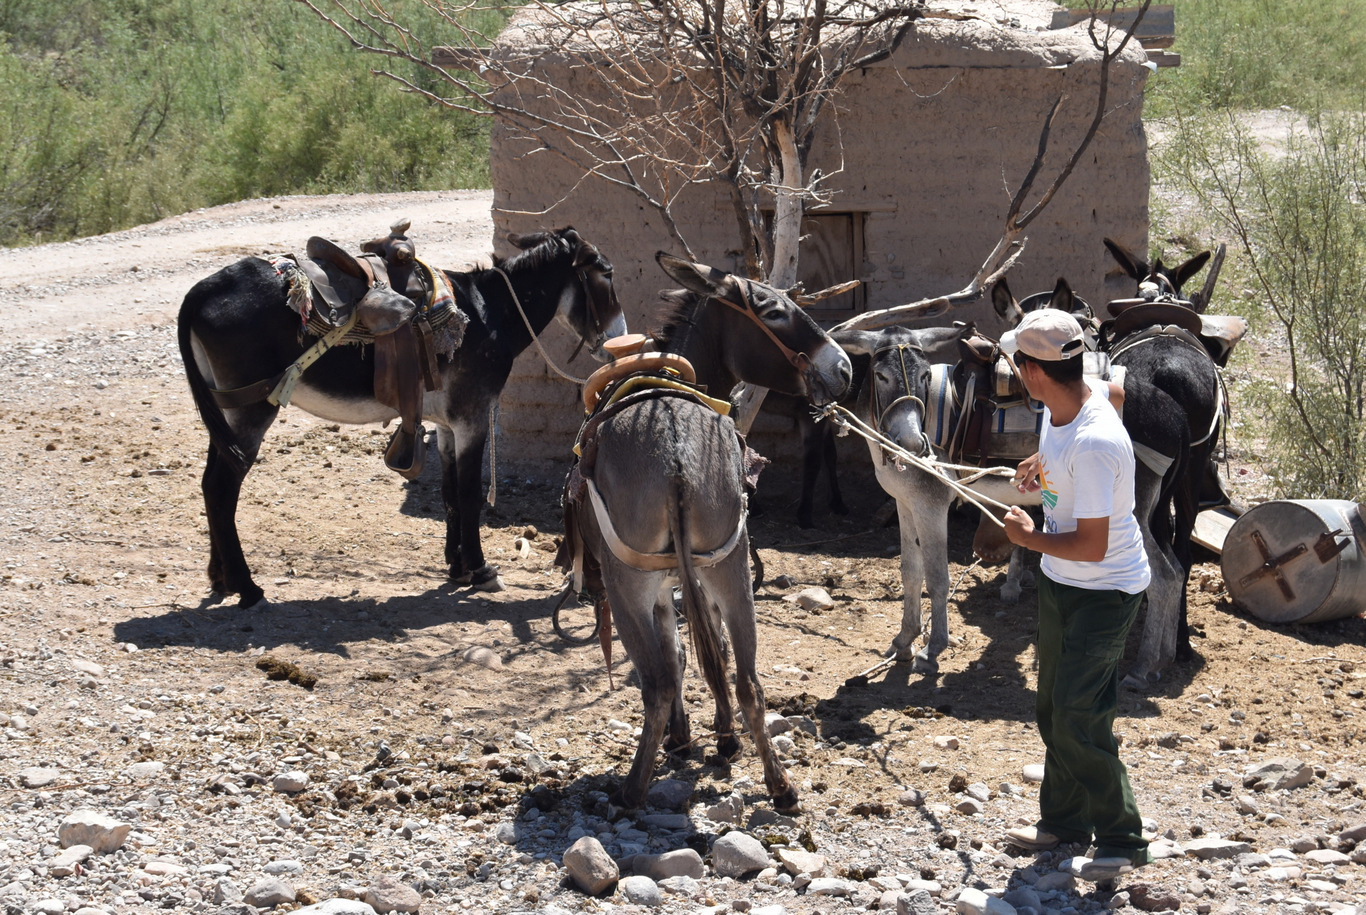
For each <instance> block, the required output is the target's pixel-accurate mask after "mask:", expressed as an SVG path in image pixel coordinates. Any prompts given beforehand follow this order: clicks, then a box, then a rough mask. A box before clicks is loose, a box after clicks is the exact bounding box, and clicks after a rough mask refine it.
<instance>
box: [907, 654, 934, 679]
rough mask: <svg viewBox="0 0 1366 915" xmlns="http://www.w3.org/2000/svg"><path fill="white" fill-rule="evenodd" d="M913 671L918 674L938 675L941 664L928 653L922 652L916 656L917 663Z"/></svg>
mask: <svg viewBox="0 0 1366 915" xmlns="http://www.w3.org/2000/svg"><path fill="white" fill-rule="evenodd" d="M911 669H912V670H914V671H915V672H916V673H918V674H931V675H933V674H937V673H939V662H938V661H937V660H935V659H934V658H933V657H931V656H930V655H929V654H927V653H926V652H924V651H922V652H920V653H919V654H917V655H916V656H915V663H914V664H913V665H912V666H911Z"/></svg>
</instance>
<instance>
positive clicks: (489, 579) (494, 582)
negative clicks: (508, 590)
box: [468, 564, 506, 591]
mask: <svg viewBox="0 0 1366 915" xmlns="http://www.w3.org/2000/svg"><path fill="white" fill-rule="evenodd" d="M468 584H470V585H471V586H473V587H474V589H475V590H476V591H501V590H503V588H504V587H506V586H505V585H504V584H503V579H502V578H500V577H499V576H498V569H497V568H496V567H494V566H491V565H487V564H485V565H482V566H480V567H479V568H477V569H475V570H474V571H473V572H471V573H470V578H469V582H468Z"/></svg>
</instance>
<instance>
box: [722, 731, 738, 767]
mask: <svg viewBox="0 0 1366 915" xmlns="http://www.w3.org/2000/svg"><path fill="white" fill-rule="evenodd" d="M740 750H741V746H740V738H738V737H736V736H735V735H734V734H727V735H726V736H725V737H722V738H721V739H719V740H717V741H716V755H717V756H719V757H721V758H722V759H724V760H725V761H726V762H731V761H733V760H735V759H738V758H739V757H740Z"/></svg>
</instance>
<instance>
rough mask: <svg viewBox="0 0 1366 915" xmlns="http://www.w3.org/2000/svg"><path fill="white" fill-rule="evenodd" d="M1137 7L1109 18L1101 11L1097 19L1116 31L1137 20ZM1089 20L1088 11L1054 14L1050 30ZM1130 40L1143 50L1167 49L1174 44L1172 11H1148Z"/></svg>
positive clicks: (1157, 8)
mask: <svg viewBox="0 0 1366 915" xmlns="http://www.w3.org/2000/svg"><path fill="white" fill-rule="evenodd" d="M1138 11H1139V7H1136V6H1130V7H1124V8H1122V9H1117V10H1115V11H1114V12H1113V14H1111V13H1109V11H1103V12H1102V15H1101V17H1100V18H1102V19H1108V20H1109V21H1111V22H1112V23H1114V25H1115V27H1116V28H1125V29H1127V28H1129V26H1130V25H1132V24H1133V21H1134V19H1135V18H1137V16H1138ZM1090 18H1091V12H1090V10H1055V11H1054V12H1053V22H1052V27H1053V28H1055V29H1065V28H1068V27H1069V26H1074V25H1076V24H1077V23H1079V22H1085V21H1086V20H1088V19H1090ZM1134 37H1135V38H1137V39H1138V40H1139V43H1141V44H1142V45H1143V47H1145V48H1169V47H1171V46H1172V43H1173V42H1174V41H1175V40H1176V7H1174V6H1171V5H1169V4H1163V5H1161V6H1158V5H1153V6H1150V7H1148V12H1146V13H1144V15H1143V21H1142V22H1140V23H1139V24H1138V31H1137V32H1136V33H1135V34H1134Z"/></svg>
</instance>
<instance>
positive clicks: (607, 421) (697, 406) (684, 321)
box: [565, 254, 850, 811]
mask: <svg viewBox="0 0 1366 915" xmlns="http://www.w3.org/2000/svg"><path fill="white" fill-rule="evenodd" d="M657 259H658V260H659V262H660V265H661V266H662V267H663V268H664V270H665V271H666V272H667V273H668V274H669V275H670V276H671V277H673V278H674V279H675V280H677V281H678V282H679V283H681V284H683V285H684V286H685V287H686V288H687V289H688V290H689V292H688V293H687V294H681V295H677V296H675V297H674V303H675V307H676V308H677V309H679V311H677V312H676V315H677V319H676V320H673V321H671V322H670V324H669V329H668V330H667V331H666V332H665V333H664V334H663V335H661V337H660V338H657V341H656V342H657V345H658V349H660V350H662V351H663V353H662V354H653V353H650V354H643V356H644V357H645V359H644V360H642V361H646V363H647V364H650V365H654V364H656V363H660V364H663V363H667V362H669V360H671V359H676V357H677V355H682V356H686V357H687V359H689V360H695V361H696V362H698V363H700V364H709V363H715V364H718V365H722V364H723V365H725V366H727V367H728V368H730V369H731V370H733V371H734V372H735V373H736V374H737V375H738V377H739V378H740V379H742V380H745V381H751V382H754V383H758V384H762V385H764V386H766V387H772V388H774V389H775V390H780V391H785V392H788V393H791V394H795V395H799V396H803V397H807V398H810V399H811V400H813V401H814V402H816V403H818V404H820V403H826V402H829V401H830V400H832V399H833V398H835V397H837V396H839V395H840V394H842V393H843V392H844V389H845V388H846V387H847V386H848V384H849V378H850V365H849V358H848V357H847V356H846V355H845V354H844V352H843V350H841V349H840V348H839V347H838V346H837V345H836V344H835V343H834V341H833V340H831V339H830V338H829V337H828V336H827V335H826V334H825V333H824V332H823V331H822V330H821V329H820V328H819V327H818V326H817V325H816V323H815V322H814V321H812V320H811V318H810V316H808V315H807V314H806V313H805V312H804V311H802V310H801V309H800V308H799V307H798V306H797V305H795V304H794V303H793V302H792V300H791V299H789V298H788V297H787V296H785V295H783V294H782V293H781V292H779V291H778V290H776V289H774V288H772V287H771V286H766V285H764V284H762V283H756V282H752V281H750V280H747V279H743V278H740V277H736V276H731V275H729V274H725V273H722V272H721V271H718V270H713V269H711V268H710V267H705V266H702V265H700V264H693V263H690V262H688V261H684V260H680V259H678V258H674V257H670V256H668V255H665V254H660V255H658V256H657ZM678 361H679V362H681V361H682V360H678ZM699 374H700V372H699ZM640 381H641V379H640V378H639V376H634V377H629V378H627V379H625V380H623V381H618V382H615V386H614V387H608V388H606V389H604V390H603V392H602V401H603V403H605V404H606V405H605V406H603V407H602V408H601V409H600V410H599V412H597V413H595V414H594V415H593V416H592V417H591V418H590V419H589V421H588V422H587V423H586V425H585V427H584V430H583V432H582V434H581V436H580V449H581V452H582V460H581V461H580V463H579V465H578V467H577V468H576V474H575V475H571V479H570V483H569V485H568V487H567V493H566V495H567V498H566V507H567V519H568V520H567V522H566V529H567V531H568V532H569V534H570V537H571V540H572V539H573V538H575V537H577V549H575V548H571V549H570V551H569V552H570V553H571V554H577V555H570V556H566V557H565V559H566V560H571V561H572V565H573V567H574V568H575V569H576V570H578V571H580V572H581V573H582V578H583V581H582V582H578V581H576V582H575V584H576V585H580V584H582V586H586V587H587V588H588V589H589V590H590V591H593V592H595V595H594V596H595V597H596V598H598V599H599V601H601V600H603V599H605V600H606V602H607V604H608V605H610V607H611V608H612V613H611V616H612V618H613V619H615V620H616V624H617V628H618V632H619V633H620V635H621V641H622V644H623V645H624V646H625V648H626V652H627V654H628V655H629V656H630V658H631V660H632V662H633V663H634V665H635V668H636V671H637V674H638V676H639V677H640V690H641V697H642V699H643V700H644V702H645V724H644V728H643V730H642V732H641V736H640V743H639V745H638V746H637V747H636V753H635V758H634V760H633V761H632V763H631V770H630V772H629V773H628V774H627V776H626V779H625V781H624V782H623V783H622V785H621V788H620V791H619V792H618V794H617V795H616V797H615V798H614V801H615V802H616V803H617V804H618V805H619V806H621V807H625V808H627V809H631V808H636V807H639V806H640V805H641V804H642V803H643V802H644V800H645V795H646V791H647V789H648V788H649V782H650V777H651V775H652V774H653V772H654V768H655V754H656V753H657V751H658V750H659V747H660V745H661V743H663V742H664V739H665V735H666V733H667V735H668V743H667V747H668V750H669V752H670V753H678V754H686V753H687V752H688V751H689V749H690V745H691V743H692V739H691V735H690V733H689V728H688V719H687V714H686V712H685V711H684V708H683V670H684V667H685V664H684V660H683V653H682V651H681V646H680V644H679V640H678V624H677V620H676V616H675V611H674V603H673V596H672V595H673V588H674V587H675V586H678V587H679V588H680V590H681V592H682V607H683V615H684V616H685V617H686V618H687V620H688V630H689V633H690V634H691V637H692V642H693V647H694V651H695V653H696V657H697V661H698V665H699V667H700V668H701V670H702V674H703V676H704V677H705V679H706V681H707V686H708V687H709V688H710V690H711V692H712V696H713V697H714V699H715V701H716V715H715V718H714V720H713V724H712V727H713V729H714V731H715V732H716V746H717V751H718V753H719V754H720V755H721V756H722V757H724V758H732V757H734V756H735V755H737V754H738V753H739V751H740V741H739V739H738V738H737V737H736V735H735V725H734V720H733V719H734V716H733V712H732V708H731V700H730V686H729V683H728V676H727V669H726V666H727V665H726V637H725V634H726V633H728V634H729V637H730V646H731V648H732V649H733V651H734V654H735V694H736V698H737V699H738V700H739V703H740V707H741V708H742V709H743V710H744V713H745V720H746V722H747V724H748V725H749V730H750V733H751V735H752V737H753V740H754V745H755V749H756V750H757V751H758V753H759V756H760V758H761V759H762V760H763V765H764V782H765V784H766V786H767V788H768V792H769V795H770V796H771V797H772V798H773V801H774V806H775V807H777V809H778V810H780V811H793V810H796V809H797V792H796V789H795V788H793V786H792V784H791V782H790V781H789V780H788V777H787V774H786V772H785V771H784V769H783V767H782V765H781V763H780V762H779V761H778V759H777V757H776V755H775V753H774V750H773V746H772V744H771V742H770V741H769V737H768V733H767V731H766V730H765V727H764V711H765V709H764V692H763V687H762V685H760V683H759V675H758V672H757V670H756V669H755V651H756V645H755V643H756V627H755V619H754V594H753V592H752V590H751V587H750V565H749V545H748V544H749V536H748V533H747V530H746V524H745V517H746V508H745V501H746V496H745V463H746V461H745V448H744V446H743V444H742V442H741V441H740V438H739V436H738V435H737V434H736V430H735V425H734V423H733V422H731V420H730V419H729V417H727V416H723V415H721V414H720V413H719V412H717V410H716V409H714V408H713V406H709V405H707V404H706V403H704V402H703V401H702V400H701V399H699V398H698V397H696V396H695V395H693V394H691V393H689V392H688V391H687V390H686V389H684V387H683V386H682V385H681V384H679V383H678V382H676V381H675V380H673V379H671V378H660V379H647V380H646V381H647V383H648V385H649V386H641V385H640V384H639V383H638V382H640ZM627 385H631V386H632V387H631V388H629V389H628V388H627ZM594 389H595V386H594V382H593V381H592V379H590V384H589V390H590V391H594ZM628 390H629V393H625V392H626V391H628ZM719 393H722V395H723V396H724V392H719ZM722 408H723V409H724V406H722ZM576 477H577V478H576ZM576 577H577V576H576ZM723 626H724V630H723Z"/></svg>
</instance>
